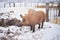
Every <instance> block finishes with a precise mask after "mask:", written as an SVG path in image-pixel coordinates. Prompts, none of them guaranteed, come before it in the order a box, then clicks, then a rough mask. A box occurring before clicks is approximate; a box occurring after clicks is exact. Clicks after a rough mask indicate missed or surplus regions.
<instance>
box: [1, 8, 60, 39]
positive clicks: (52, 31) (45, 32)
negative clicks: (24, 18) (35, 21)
mask: <svg viewBox="0 0 60 40" xmlns="http://www.w3.org/2000/svg"><path fill="white" fill-rule="evenodd" d="M23 9H24V8H23ZM23 9H22V10H21V9H19V8H18V9H17V10H18V11H17V10H16V9H13V11H14V12H15V13H16V11H17V13H16V14H15V15H14V14H12V16H14V17H15V16H16V15H17V16H16V17H17V18H18V19H20V16H19V17H18V15H19V13H20V14H22V13H25V12H26V10H25V9H24V10H25V12H23ZM5 10H6V11H7V15H8V12H9V10H10V11H11V10H12V8H9V10H8V9H7V8H6V9H3V10H0V11H1V12H2V11H3V12H4V11H5ZM20 11H21V12H20ZM4 13H5V12H4ZM5 15H6V13H5ZM12 16H11V17H12ZM11 17H9V18H11ZM14 17H13V18H14ZM0 18H5V19H6V18H7V16H4V15H3V16H0ZM37 26H38V25H36V30H35V32H34V33H33V32H32V31H30V27H28V26H23V27H17V26H9V27H6V28H4V27H0V40H3V39H4V40H60V25H58V24H53V23H50V22H45V23H44V28H43V29H37V28H38V27H37ZM7 32H10V33H7Z"/></svg>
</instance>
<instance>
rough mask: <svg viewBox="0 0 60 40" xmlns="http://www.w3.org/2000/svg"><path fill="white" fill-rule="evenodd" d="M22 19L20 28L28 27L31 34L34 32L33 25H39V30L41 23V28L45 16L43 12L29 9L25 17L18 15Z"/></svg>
mask: <svg viewBox="0 0 60 40" xmlns="http://www.w3.org/2000/svg"><path fill="white" fill-rule="evenodd" d="M20 17H21V18H22V22H21V23H20V25H21V26H30V27H31V30H33V32H34V31H35V25H36V24H39V27H38V29H40V24H41V23H42V26H41V28H43V23H44V21H45V19H46V14H45V13H44V12H43V11H35V10H33V9H29V11H28V14H25V16H22V15H20Z"/></svg>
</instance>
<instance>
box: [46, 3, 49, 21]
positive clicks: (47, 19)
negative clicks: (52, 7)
mask: <svg viewBox="0 0 60 40" xmlns="http://www.w3.org/2000/svg"><path fill="white" fill-rule="evenodd" d="M46 16H47V18H46V21H47V22H48V21H49V3H46Z"/></svg>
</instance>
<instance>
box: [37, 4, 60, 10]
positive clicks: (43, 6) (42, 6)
mask: <svg viewBox="0 0 60 40" xmlns="http://www.w3.org/2000/svg"><path fill="white" fill-rule="evenodd" d="M46 7H47V6H45V5H41V6H36V8H46ZM49 8H57V9H60V6H59V7H58V6H49Z"/></svg>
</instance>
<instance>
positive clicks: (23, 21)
mask: <svg viewBox="0 0 60 40" xmlns="http://www.w3.org/2000/svg"><path fill="white" fill-rule="evenodd" d="M20 17H21V18H22V22H21V23H20V25H21V26H27V25H29V20H28V17H27V16H26V15H25V16H22V15H20Z"/></svg>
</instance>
